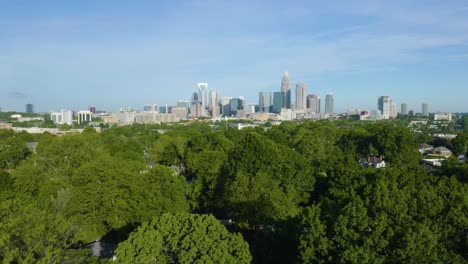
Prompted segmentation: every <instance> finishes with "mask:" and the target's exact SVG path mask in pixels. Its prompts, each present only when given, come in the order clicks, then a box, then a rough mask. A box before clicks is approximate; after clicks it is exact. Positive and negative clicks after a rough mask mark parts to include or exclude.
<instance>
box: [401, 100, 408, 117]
mask: <svg viewBox="0 0 468 264" xmlns="http://www.w3.org/2000/svg"><path fill="white" fill-rule="evenodd" d="M401 114H402V115H408V104H407V103H402V104H401Z"/></svg>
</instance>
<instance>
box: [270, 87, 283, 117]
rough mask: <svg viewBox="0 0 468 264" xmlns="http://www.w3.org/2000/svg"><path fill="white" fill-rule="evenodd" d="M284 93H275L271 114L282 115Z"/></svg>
mask: <svg viewBox="0 0 468 264" xmlns="http://www.w3.org/2000/svg"><path fill="white" fill-rule="evenodd" d="M283 95H284V93H283V92H274V93H273V105H272V107H271V112H273V113H276V114H279V113H281V108H283V98H284V96H283Z"/></svg>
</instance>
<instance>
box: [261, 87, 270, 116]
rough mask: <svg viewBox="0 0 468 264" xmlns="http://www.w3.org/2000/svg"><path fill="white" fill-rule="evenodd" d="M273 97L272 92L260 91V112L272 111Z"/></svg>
mask: <svg viewBox="0 0 468 264" xmlns="http://www.w3.org/2000/svg"><path fill="white" fill-rule="evenodd" d="M271 101H272V98H271V93H270V92H260V93H259V95H258V106H259V108H260V112H264V113H269V112H270V111H271V105H272V102H271Z"/></svg>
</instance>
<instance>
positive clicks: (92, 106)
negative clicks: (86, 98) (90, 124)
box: [88, 105, 96, 114]
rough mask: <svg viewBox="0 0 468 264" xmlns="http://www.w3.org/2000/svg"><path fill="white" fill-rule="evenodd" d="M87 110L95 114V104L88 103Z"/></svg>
mask: <svg viewBox="0 0 468 264" xmlns="http://www.w3.org/2000/svg"><path fill="white" fill-rule="evenodd" d="M88 110H89V111H90V112H91V113H93V114H95V113H96V106H94V105H90V106H89V107H88Z"/></svg>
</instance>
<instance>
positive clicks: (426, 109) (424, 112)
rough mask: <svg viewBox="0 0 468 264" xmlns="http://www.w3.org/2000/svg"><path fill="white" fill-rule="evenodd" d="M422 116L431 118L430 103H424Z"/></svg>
mask: <svg viewBox="0 0 468 264" xmlns="http://www.w3.org/2000/svg"><path fill="white" fill-rule="evenodd" d="M422 116H429V103H427V102H424V103H422Z"/></svg>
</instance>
